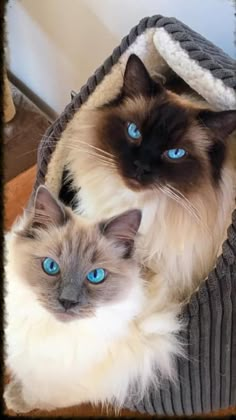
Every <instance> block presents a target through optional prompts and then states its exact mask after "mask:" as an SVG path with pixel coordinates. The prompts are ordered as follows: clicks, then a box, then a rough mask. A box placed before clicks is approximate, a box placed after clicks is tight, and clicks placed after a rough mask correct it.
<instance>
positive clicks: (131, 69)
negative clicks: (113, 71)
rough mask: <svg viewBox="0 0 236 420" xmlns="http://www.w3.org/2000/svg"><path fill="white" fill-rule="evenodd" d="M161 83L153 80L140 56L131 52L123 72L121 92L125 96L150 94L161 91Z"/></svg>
mask: <svg viewBox="0 0 236 420" xmlns="http://www.w3.org/2000/svg"><path fill="white" fill-rule="evenodd" d="M163 89H164V88H163V86H162V85H161V83H158V82H154V80H153V79H152V78H151V77H150V75H149V73H148V71H147V69H146V67H145V65H144V64H143V62H142V61H141V60H140V58H139V57H138V56H137V55H135V54H131V55H130V56H129V58H128V61H127V64H126V68H125V74H124V84H123V93H124V95H127V96H137V95H144V96H152V95H155V94H157V93H158V92H160V91H162V90H163Z"/></svg>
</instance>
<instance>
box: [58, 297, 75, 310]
mask: <svg viewBox="0 0 236 420" xmlns="http://www.w3.org/2000/svg"><path fill="white" fill-rule="evenodd" d="M59 302H60V303H61V305H62V306H63V307H64V308H65V310H66V311H67V310H68V309H71V308H73V306H75V305H77V302H73V301H71V300H67V299H59Z"/></svg>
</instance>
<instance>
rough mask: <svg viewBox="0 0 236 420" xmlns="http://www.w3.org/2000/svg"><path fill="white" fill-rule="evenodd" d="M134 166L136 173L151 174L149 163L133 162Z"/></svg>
mask: <svg viewBox="0 0 236 420" xmlns="http://www.w3.org/2000/svg"><path fill="white" fill-rule="evenodd" d="M134 165H135V166H136V168H137V171H138V172H142V173H143V174H144V173H150V172H151V166H150V164H149V163H144V162H141V161H140V160H135V161H134Z"/></svg>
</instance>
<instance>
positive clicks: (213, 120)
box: [198, 110, 236, 140]
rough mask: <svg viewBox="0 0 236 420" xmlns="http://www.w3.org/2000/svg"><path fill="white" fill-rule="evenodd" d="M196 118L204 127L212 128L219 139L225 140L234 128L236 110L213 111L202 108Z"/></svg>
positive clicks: (235, 126)
mask: <svg viewBox="0 0 236 420" xmlns="http://www.w3.org/2000/svg"><path fill="white" fill-rule="evenodd" d="M198 119H199V121H200V123H202V124H203V125H204V126H205V127H207V128H209V129H210V130H212V131H213V132H214V134H215V136H216V138H217V139H219V140H225V139H226V138H227V137H228V136H229V135H230V134H231V133H232V132H233V131H234V130H236V110H233V111H221V112H214V111H208V110H202V111H200V113H199V114H198Z"/></svg>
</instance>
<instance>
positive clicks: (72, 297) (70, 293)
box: [58, 282, 79, 311]
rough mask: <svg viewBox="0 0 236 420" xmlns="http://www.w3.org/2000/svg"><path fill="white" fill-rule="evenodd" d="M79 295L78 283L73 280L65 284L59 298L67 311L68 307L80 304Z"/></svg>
mask: <svg viewBox="0 0 236 420" xmlns="http://www.w3.org/2000/svg"><path fill="white" fill-rule="evenodd" d="M78 295H79V291H78V285H77V284H76V283H74V282H71V283H69V284H67V285H64V287H63V288H62V290H61V293H60V295H59V297H58V300H59V302H60V304H61V305H62V306H63V307H64V308H65V310H66V311H67V310H68V309H71V308H72V307H73V306H75V305H77V304H78Z"/></svg>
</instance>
